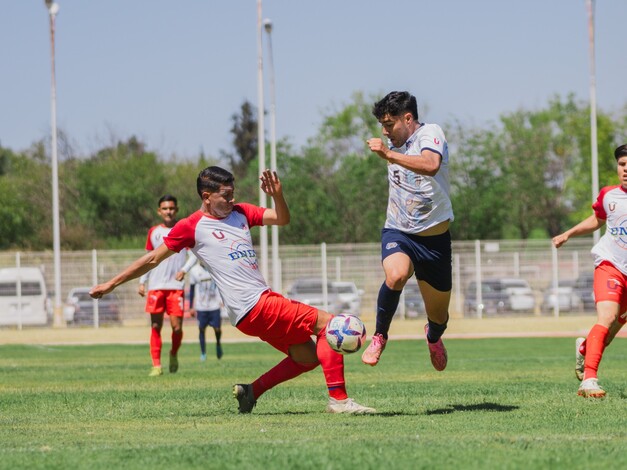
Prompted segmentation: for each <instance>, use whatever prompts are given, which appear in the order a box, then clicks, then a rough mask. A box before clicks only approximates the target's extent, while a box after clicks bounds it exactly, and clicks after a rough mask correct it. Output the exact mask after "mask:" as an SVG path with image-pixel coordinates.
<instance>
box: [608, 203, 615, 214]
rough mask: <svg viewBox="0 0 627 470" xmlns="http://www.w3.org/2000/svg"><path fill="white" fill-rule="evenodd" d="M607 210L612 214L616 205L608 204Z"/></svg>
mask: <svg viewBox="0 0 627 470" xmlns="http://www.w3.org/2000/svg"><path fill="white" fill-rule="evenodd" d="M608 208H609V209H610V212H614V210H616V203H615V202H610V203H609V204H608Z"/></svg>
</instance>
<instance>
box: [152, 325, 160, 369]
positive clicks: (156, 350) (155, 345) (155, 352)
mask: <svg viewBox="0 0 627 470" xmlns="http://www.w3.org/2000/svg"><path fill="white" fill-rule="evenodd" d="M150 357H152V365H153V366H154V367H160V366H161V330H159V329H157V328H151V329H150Z"/></svg>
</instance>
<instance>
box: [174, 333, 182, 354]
mask: <svg viewBox="0 0 627 470" xmlns="http://www.w3.org/2000/svg"><path fill="white" fill-rule="evenodd" d="M182 342H183V330H179V331H174V330H172V354H173V355H174V356H176V353H177V352H178V350H179V348H180V347H181V343H182Z"/></svg>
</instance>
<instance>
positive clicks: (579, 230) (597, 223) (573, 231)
mask: <svg viewBox="0 0 627 470" xmlns="http://www.w3.org/2000/svg"><path fill="white" fill-rule="evenodd" d="M604 225H605V220H603V219H599V218H597V216H596V215H594V214H592V215H591V216H590V217H588V218H587V219H584V220H582V221H581V222H579V223H578V224H577V225H575V226H574V227H572V228H570V229H568V230H566V231H565V232H564V233H561V234H559V235H556V236H555V237H553V240H552V241H553V245H555V248H559V247H560V246H562V245H563V244H564V243H566V242H567V241H568V239H569V238H570V237H576V236H578V235H587V234H589V233H592V232H594V231H595V230H597V229H599V228H601V227H603V226H604Z"/></svg>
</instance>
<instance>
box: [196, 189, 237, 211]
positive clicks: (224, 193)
mask: <svg viewBox="0 0 627 470" xmlns="http://www.w3.org/2000/svg"><path fill="white" fill-rule="evenodd" d="M234 193H235V188H233V186H225V185H221V186H220V189H218V190H217V191H216V192H214V193H210V192H204V193H202V195H203V201H204V202H205V205H206V207H207V211H208V212H209V214H210V215H212V216H213V217H216V218H218V219H224V218H225V217H228V216H229V214H230V213H231V212H232V211H233V204H235V195H234Z"/></svg>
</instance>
